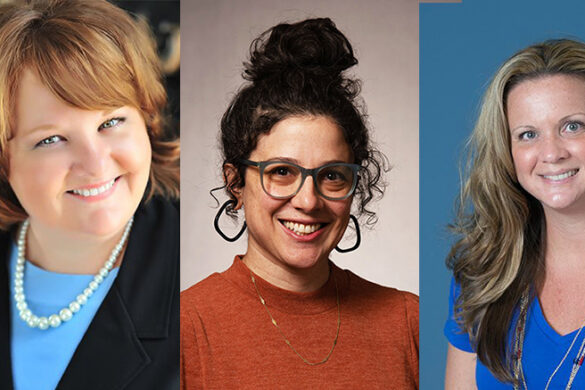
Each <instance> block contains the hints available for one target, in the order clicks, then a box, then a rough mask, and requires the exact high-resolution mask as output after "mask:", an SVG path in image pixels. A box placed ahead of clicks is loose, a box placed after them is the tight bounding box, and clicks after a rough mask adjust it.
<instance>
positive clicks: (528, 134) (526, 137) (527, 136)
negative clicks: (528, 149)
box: [518, 130, 536, 141]
mask: <svg viewBox="0 0 585 390" xmlns="http://www.w3.org/2000/svg"><path fill="white" fill-rule="evenodd" d="M518 138H519V139H520V140H522V141H530V140H533V139H535V138H536V132H535V131H532V130H528V131H525V132H523V133H521V134H520V135H519V136H518Z"/></svg>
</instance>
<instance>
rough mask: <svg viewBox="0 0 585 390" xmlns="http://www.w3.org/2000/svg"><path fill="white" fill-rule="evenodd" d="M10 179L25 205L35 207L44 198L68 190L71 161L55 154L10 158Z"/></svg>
mask: <svg viewBox="0 0 585 390" xmlns="http://www.w3.org/2000/svg"><path fill="white" fill-rule="evenodd" d="M9 164H10V173H9V177H8V181H9V183H10V185H11V187H12V189H13V191H14V193H15V194H16V196H17V198H18V199H19V200H20V202H21V203H22V205H23V207H25V208H30V207H34V206H35V204H36V203H43V200H44V199H49V198H52V197H55V196H59V195H62V194H63V192H65V191H66V190H67V188H66V180H65V179H66V176H67V172H68V169H69V161H68V159H67V158H66V157H65V156H62V155H59V154H55V155H52V156H45V158H42V159H36V158H22V159H20V158H18V157H14V158H10V159H9Z"/></svg>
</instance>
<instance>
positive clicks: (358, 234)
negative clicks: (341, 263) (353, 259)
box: [335, 214, 362, 253]
mask: <svg viewBox="0 0 585 390" xmlns="http://www.w3.org/2000/svg"><path fill="white" fill-rule="evenodd" d="M349 218H350V219H351V220H352V221H353V224H354V225H355V234H356V236H357V237H356V242H355V245H354V246H352V247H351V248H347V249H342V248H340V247H339V246H336V247H335V250H336V251H337V252H340V253H347V252H351V251H355V250H356V249H357V248H358V247H359V246H360V243H361V242H362V236H361V234H360V225H359V223H358V220H357V218H356V217H354V216H353V215H351V214H350V215H349Z"/></svg>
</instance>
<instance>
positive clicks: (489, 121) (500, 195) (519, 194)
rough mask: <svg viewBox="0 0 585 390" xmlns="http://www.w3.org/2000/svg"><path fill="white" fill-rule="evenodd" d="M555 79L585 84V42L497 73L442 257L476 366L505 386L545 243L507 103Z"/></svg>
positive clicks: (516, 59)
mask: <svg viewBox="0 0 585 390" xmlns="http://www.w3.org/2000/svg"><path fill="white" fill-rule="evenodd" d="M554 74H566V75H574V76H578V77H581V78H584V80H585V44H583V43H581V42H577V41H573V40H568V39H562V40H550V41H546V42H542V43H539V44H536V45H532V46H529V47H527V48H525V49H523V50H521V51H519V52H518V53H516V54H514V55H513V56H512V57H511V58H510V59H508V60H507V61H506V62H505V63H504V64H503V65H502V66H501V67H500V69H499V70H498V71H497V73H496V75H495V76H494V78H493V80H492V81H491V83H490V85H489V87H488V89H487V91H486V93H485V95H484V97H483V101H482V105H481V111H480V115H479V118H478V120H477V123H476V125H475V128H474V130H473V133H472V135H471V138H470V140H469V143H468V151H469V155H468V159H467V167H466V171H467V173H466V177H467V179H466V181H465V183H464V184H463V186H462V189H461V195H460V198H459V199H458V214H457V218H456V220H455V222H454V224H453V225H452V226H451V227H452V228H453V230H454V231H455V232H456V233H457V234H458V235H459V239H458V241H457V242H456V243H455V244H454V245H453V247H452V248H451V251H450V252H449V255H448V256H447V264H448V266H449V267H450V268H451V269H452V270H453V274H454V276H455V280H456V282H457V283H458V284H459V285H460V286H461V294H460V296H459V299H458V301H457V303H456V308H455V313H456V316H457V320H458V321H459V323H460V324H461V326H462V327H463V328H464V329H465V331H466V332H467V333H468V334H469V335H470V337H471V341H472V343H473V345H474V347H475V351H476V352H477V355H478V358H479V359H480V361H481V362H482V363H483V364H484V365H485V366H486V367H487V368H489V369H490V371H491V372H492V373H493V374H494V375H495V376H496V377H497V378H498V379H500V380H501V381H505V382H512V381H513V378H512V375H511V363H512V361H511V360H512V357H511V353H510V352H511V348H510V345H509V343H508V340H509V330H510V326H511V325H512V321H513V317H514V313H515V311H516V310H517V308H518V303H519V301H520V298H521V296H522V294H523V293H524V292H525V291H527V290H528V289H529V288H531V287H534V286H535V285H537V284H538V283H540V282H542V278H543V275H544V250H545V244H546V237H545V219H544V214H543V210H542V206H541V205H540V203H539V202H538V201H537V200H536V199H534V198H533V197H532V196H531V195H529V194H528V193H527V192H526V191H525V190H524V189H523V188H522V187H521V186H520V184H519V183H518V180H517V178H516V173H515V170H514V162H513V159H512V154H511V150H510V131H509V128H508V120H507V116H506V99H507V96H508V93H509V91H510V90H511V89H512V88H513V87H514V86H515V85H518V84H519V83H521V82H523V81H525V80H531V79H535V78H539V77H546V76H550V75H554Z"/></svg>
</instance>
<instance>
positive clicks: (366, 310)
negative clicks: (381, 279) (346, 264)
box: [337, 269, 419, 335]
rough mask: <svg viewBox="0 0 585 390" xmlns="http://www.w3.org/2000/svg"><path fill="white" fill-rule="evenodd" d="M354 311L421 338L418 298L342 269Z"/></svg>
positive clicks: (348, 296) (347, 295)
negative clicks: (419, 334)
mask: <svg viewBox="0 0 585 390" xmlns="http://www.w3.org/2000/svg"><path fill="white" fill-rule="evenodd" d="M337 272H340V273H341V275H342V276H341V277H342V278H343V279H345V280H344V283H343V285H344V286H345V289H346V291H344V295H346V298H347V300H348V303H349V304H350V307H351V309H352V310H355V311H357V312H359V314H360V315H362V316H365V317H368V318H371V319H372V321H376V322H380V321H381V322H382V323H386V325H385V326H387V324H388V323H391V324H392V326H393V327H395V328H396V327H400V328H402V329H403V330H405V331H407V332H409V333H413V334H417V335H418V319H419V310H418V307H419V306H418V302H419V299H418V296H417V295H415V294H413V293H411V292H407V291H401V290H398V289H396V288H392V287H385V286H381V285H379V284H376V283H373V282H370V281H368V280H365V279H363V278H361V277H359V276H357V275H355V274H354V273H353V272H351V271H348V270H340V269H338V271H337Z"/></svg>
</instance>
